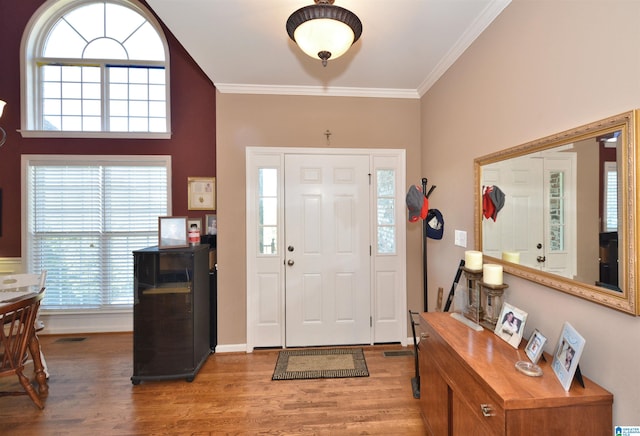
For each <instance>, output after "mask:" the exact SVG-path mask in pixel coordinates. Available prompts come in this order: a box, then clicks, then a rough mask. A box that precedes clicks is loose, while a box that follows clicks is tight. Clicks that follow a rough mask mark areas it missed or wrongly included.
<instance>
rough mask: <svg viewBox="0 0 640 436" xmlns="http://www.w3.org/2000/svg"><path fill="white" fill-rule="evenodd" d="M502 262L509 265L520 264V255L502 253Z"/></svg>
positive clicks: (507, 252) (512, 252)
mask: <svg viewBox="0 0 640 436" xmlns="http://www.w3.org/2000/svg"><path fill="white" fill-rule="evenodd" d="M502 260H506V261H507V262H511V263H520V253H519V252H517V251H503V252H502Z"/></svg>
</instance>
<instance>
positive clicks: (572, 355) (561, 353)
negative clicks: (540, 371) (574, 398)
mask: <svg viewBox="0 0 640 436" xmlns="http://www.w3.org/2000/svg"><path fill="white" fill-rule="evenodd" d="M585 342H586V341H585V339H584V338H583V337H582V336H581V335H580V333H578V331H577V330H576V329H575V328H573V326H572V325H571V324H569V323H568V322H565V323H564V325H563V326H562V331H561V332H560V338H559V339H558V344H557V345H556V350H555V352H554V353H553V363H552V364H551V367H552V368H553V372H554V373H555V374H556V377H558V380H560V384H561V385H562V387H563V388H564V390H565V391H568V390H569V389H570V388H571V381H572V380H573V376H574V375H575V374H576V369H577V368H578V361H580V356H582V350H584V344H585Z"/></svg>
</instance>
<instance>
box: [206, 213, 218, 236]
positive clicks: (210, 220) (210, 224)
mask: <svg viewBox="0 0 640 436" xmlns="http://www.w3.org/2000/svg"><path fill="white" fill-rule="evenodd" d="M205 220H206V226H207V227H206V228H205V234H207V235H217V234H218V219H217V217H216V214H215V213H213V214H208V215H205Z"/></svg>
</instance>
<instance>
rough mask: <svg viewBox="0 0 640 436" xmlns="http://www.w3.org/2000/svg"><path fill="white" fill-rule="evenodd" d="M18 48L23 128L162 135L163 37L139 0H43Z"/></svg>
mask: <svg viewBox="0 0 640 436" xmlns="http://www.w3.org/2000/svg"><path fill="white" fill-rule="evenodd" d="M22 53H23V59H22V73H23V78H24V83H23V86H22V91H23V94H22V103H23V106H22V107H23V108H25V110H24V112H23V119H22V134H23V136H41V137H49V136H78V137H99V136H111V137H145V138H147V137H158V138H167V137H168V134H169V132H170V122H169V120H170V117H169V115H170V113H169V71H168V70H169V50H168V45H167V42H166V40H165V38H164V34H163V32H162V29H161V27H160V25H159V24H158V23H157V21H156V20H155V19H154V18H153V16H152V15H151V14H150V13H149V12H148V11H147V10H146V9H144V8H143V7H142V6H141V5H140V4H138V3H137V2H135V1H133V0H129V1H128V0H66V1H65V0H63V1H60V0H50V1H47V2H46V3H45V4H44V5H43V6H42V7H41V8H40V9H38V11H37V12H36V13H35V14H34V16H33V17H32V19H31V21H30V22H29V25H28V26H27V28H26V30H25V34H24V36H23V43H22Z"/></svg>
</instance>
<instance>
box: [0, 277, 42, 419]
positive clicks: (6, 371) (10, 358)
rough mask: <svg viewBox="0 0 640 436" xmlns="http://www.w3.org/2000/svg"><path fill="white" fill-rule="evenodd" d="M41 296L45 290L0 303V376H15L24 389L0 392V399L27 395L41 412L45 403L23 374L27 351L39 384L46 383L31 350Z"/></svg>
mask: <svg viewBox="0 0 640 436" xmlns="http://www.w3.org/2000/svg"><path fill="white" fill-rule="evenodd" d="M43 297H44V289H41V290H40V292H38V293H37V294H32V295H31V296H22V297H17V298H16V300H17V301H13V302H12V301H9V302H4V303H1V304H0V326H1V327H2V328H0V377H1V376H8V375H12V374H15V375H16V376H17V377H18V381H19V382H20V384H21V385H22V387H23V389H24V391H10V392H0V396H4V395H25V394H26V395H29V397H30V398H31V400H32V401H33V402H34V403H35V404H36V406H38V408H40V409H43V408H44V404H43V403H42V400H41V399H40V395H39V394H38V393H37V392H36V391H35V389H34V388H33V386H32V385H31V382H30V380H29V379H28V378H27V377H26V376H25V375H24V367H25V363H26V361H27V360H28V355H29V353H28V351H31V354H32V356H33V362H34V366H35V367H36V374H37V375H36V378H38V375H41V377H40V380H38V383H41V382H42V381H44V382H45V384H46V381H45V380H44V374H43V371H42V363H41V362H40V355H39V353H38V354H36V353H35V352H34V349H33V347H34V344H35V342H34V338H35V328H36V325H35V321H36V316H37V314H38V309H39V308H40V302H41V301H42V298H43ZM38 351H39V350H38ZM36 355H37V357H36Z"/></svg>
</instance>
